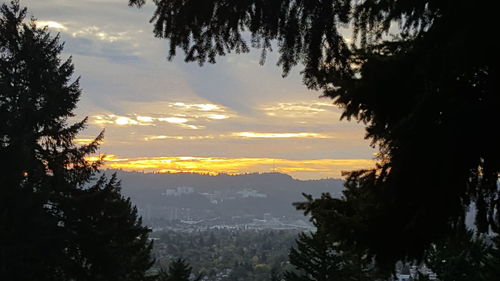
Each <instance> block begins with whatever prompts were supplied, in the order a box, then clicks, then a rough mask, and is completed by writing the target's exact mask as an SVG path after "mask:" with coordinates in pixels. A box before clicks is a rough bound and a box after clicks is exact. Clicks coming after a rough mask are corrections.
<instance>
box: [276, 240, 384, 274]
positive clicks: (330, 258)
mask: <svg viewBox="0 0 500 281" xmlns="http://www.w3.org/2000/svg"><path fill="white" fill-rule="evenodd" d="M329 236H330V234H329V233H325V232H324V231H322V230H318V231H316V232H314V233H300V234H299V237H298V238H297V240H296V242H297V246H296V247H294V248H292V249H291V250H290V253H289V260H290V264H291V265H292V266H293V267H294V270H291V271H286V272H285V273H284V275H283V277H284V280H286V281H333V280H335V281H373V280H378V279H377V278H376V275H375V271H374V270H373V262H372V260H371V258H370V257H369V256H368V255H366V254H365V252H364V251H356V249H354V248H350V249H347V248H344V249H342V248H341V247H340V245H339V244H338V243H337V242H336V241H335V239H331V237H329Z"/></svg>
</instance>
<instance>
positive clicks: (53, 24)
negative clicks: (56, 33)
mask: <svg viewBox="0 0 500 281" xmlns="http://www.w3.org/2000/svg"><path fill="white" fill-rule="evenodd" d="M35 25H36V27H38V28H44V27H47V28H49V29H55V30H63V31H66V30H68V28H67V27H66V26H64V25H63V24H62V23H59V22H57V21H52V20H37V21H35Z"/></svg>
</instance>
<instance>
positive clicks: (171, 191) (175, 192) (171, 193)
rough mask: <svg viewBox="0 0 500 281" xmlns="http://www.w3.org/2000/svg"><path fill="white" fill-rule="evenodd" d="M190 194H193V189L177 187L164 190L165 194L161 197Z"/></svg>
mask: <svg viewBox="0 0 500 281" xmlns="http://www.w3.org/2000/svg"><path fill="white" fill-rule="evenodd" d="M191 193H194V187H191V186H178V187H177V188H176V189H171V188H167V189H165V192H163V193H162V194H161V195H163V196H167V197H169V196H181V195H185V194H191Z"/></svg>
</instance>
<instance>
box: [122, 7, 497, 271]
mask: <svg viewBox="0 0 500 281" xmlns="http://www.w3.org/2000/svg"><path fill="white" fill-rule="evenodd" d="M145 2H146V1H145V0H129V4H130V5H135V6H139V7H140V6H142V5H143V4H144V3H145ZM154 3H155V5H156V11H155V12H154V15H153V17H152V19H151V21H152V23H153V24H154V34H155V36H157V37H160V38H165V39H168V40H169V43H170V45H169V46H170V49H169V52H168V56H169V58H172V57H173V56H175V54H176V50H177V48H179V49H181V50H183V51H184V52H185V59H186V61H196V62H198V63H200V64H203V63H205V62H210V63H214V62H215V59H216V57H217V56H221V55H225V54H227V53H229V52H232V51H234V52H236V53H239V52H248V51H249V48H250V47H251V46H253V47H257V48H261V49H262V58H263V60H264V59H265V56H266V52H267V51H269V50H271V49H272V48H273V47H274V48H277V49H278V52H279V60H278V64H279V65H281V66H282V68H283V73H284V75H286V74H287V73H288V72H289V71H290V69H291V68H292V67H293V66H295V65H297V64H302V65H303V66H304V69H303V71H302V73H303V76H304V83H305V84H306V85H307V86H308V87H309V88H312V89H321V90H323V92H324V95H325V96H328V97H330V98H332V99H333V100H334V102H335V104H337V105H339V106H340V107H341V108H343V110H344V112H343V115H342V118H346V119H351V118H354V119H357V120H358V121H361V122H363V123H365V124H366V126H367V138H369V139H371V140H372V142H373V145H378V146H379V148H380V150H381V155H382V159H380V163H379V165H377V167H376V169H375V170H374V171H364V172H362V173H355V174H351V175H350V176H349V177H348V181H350V183H348V184H351V185H363V186H365V187H366V188H363V191H366V192H370V193H373V194H372V195H370V196H368V197H369V198H371V199H373V200H375V202H373V203H366V204H365V206H366V208H364V209H363V211H364V212H363V213H357V214H351V215H352V216H353V217H355V218H356V219H354V218H353V219H352V220H353V221H352V223H351V224H352V225H356V224H357V222H356V221H363V222H366V223H367V227H363V228H361V229H358V230H359V231H360V232H358V234H357V235H355V237H356V238H357V239H358V240H357V241H354V240H353V238H352V237H349V236H344V237H339V239H343V240H345V241H346V242H347V241H351V242H357V243H359V244H361V245H364V247H366V248H367V249H369V250H370V253H371V254H373V255H375V256H376V258H377V260H379V261H380V260H384V261H385V262H386V263H393V262H394V261H396V260H398V259H403V258H405V257H421V256H422V254H423V252H424V251H425V249H426V248H428V247H429V245H431V244H432V243H433V242H436V241H439V240H442V239H444V237H445V236H446V235H448V234H449V233H451V232H452V231H454V229H455V226H456V225H457V224H460V223H461V222H462V221H463V220H464V217H465V212H466V210H467V206H468V205H469V204H470V203H471V202H475V203H476V204H475V205H476V206H477V208H478V212H477V214H478V217H477V219H476V223H477V226H478V229H479V231H481V232H485V231H488V229H489V228H491V229H493V230H494V231H498V230H499V227H500V215H499V214H500V212H499V211H500V203H499V202H500V199H499V198H500V197H499V192H498V189H499V187H498V181H497V179H498V174H499V171H500V146H498V137H497V131H496V130H495V129H494V128H495V126H496V125H497V124H498V122H499V121H500V120H499V115H498V114H497V111H498V108H500V95H499V87H498V85H499V84H498V83H499V79H498V77H499V73H498V64H497V62H496V61H497V57H498V49H499V47H500V46H499V43H498V40H489V41H487V42H485V41H486V40H487V39H488V38H491V36H492V35H493V34H495V33H496V9H495V8H494V6H493V5H494V3H493V2H488V3H475V2H474V3H473V2H470V1H465V0H458V1H437V0H424V1H409V0H387V1H378V0H362V1H352V0H339V1H331V0H313V1H309V0H307V1H306V0H297V1H291V0H245V1H239V0H232V1H231V0H206V1H196V0H158V1H154ZM471 23H474V24H471ZM346 27H350V28H351V30H352V33H353V36H352V37H351V38H350V40H351V43H349V42H348V41H347V40H346V38H345V37H344V36H342V29H344V28H346ZM245 32H248V33H249V35H250V36H251V39H250V40H247V39H246V38H247V37H246V36H244V33H245ZM344 33H345V32H344ZM392 35H394V36H392ZM475 38H481V39H480V40H475ZM273 40H274V41H276V42H277V44H276V45H273V44H272V42H273ZM248 41H250V42H251V43H249V42H248ZM263 60H262V61H263ZM360 210H361V209H353V211H360ZM394 241H397V242H398V243H394ZM389 267H392V266H389Z"/></svg>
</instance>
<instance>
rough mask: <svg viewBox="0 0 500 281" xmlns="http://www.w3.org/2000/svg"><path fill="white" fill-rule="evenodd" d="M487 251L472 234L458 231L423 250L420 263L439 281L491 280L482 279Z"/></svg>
mask: <svg viewBox="0 0 500 281" xmlns="http://www.w3.org/2000/svg"><path fill="white" fill-rule="evenodd" d="M490 250H491V249H490V247H489V246H488V245H487V243H486V242H485V240H484V239H483V238H482V237H480V236H476V235H475V234H474V232H473V231H471V230H464V231H458V232H456V233H453V234H451V235H450V237H448V238H447V239H446V240H445V241H442V242H441V243H438V244H436V245H433V246H432V247H431V248H430V249H429V250H427V252H426V255H425V256H426V257H425V261H424V262H425V264H426V265H427V266H428V267H430V268H431V269H432V271H433V272H435V273H436V274H437V276H438V278H439V280H441V281H467V280H477V281H481V280H494V278H493V279H484V274H485V273H486V272H488V268H487V267H486V264H487V263H488V260H489V251H490ZM497 277H498V276H497Z"/></svg>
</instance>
